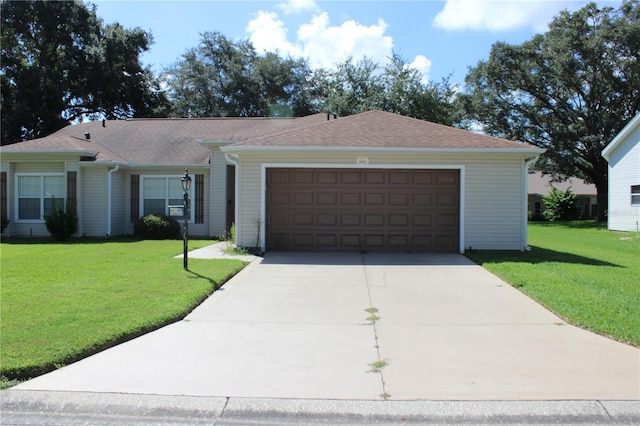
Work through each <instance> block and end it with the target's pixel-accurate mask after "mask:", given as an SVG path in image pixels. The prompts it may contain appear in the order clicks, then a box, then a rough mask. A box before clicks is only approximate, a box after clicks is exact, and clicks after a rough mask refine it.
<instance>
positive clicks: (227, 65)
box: [164, 32, 317, 117]
mask: <svg viewBox="0 0 640 426" xmlns="http://www.w3.org/2000/svg"><path fill="white" fill-rule="evenodd" d="M311 74H312V73H311V70H310V68H309V65H308V63H307V61H306V60H303V59H294V58H291V57H288V58H282V57H280V56H279V55H278V54H277V53H274V52H268V53H265V54H263V55H258V54H257V53H256V51H255V49H254V47H253V45H252V44H251V42H250V41H248V40H242V41H232V40H229V39H228V38H227V37H225V36H224V35H222V34H220V33H218V32H213V33H211V32H207V33H204V34H203V35H202V40H201V42H200V44H199V45H198V46H197V47H195V48H192V49H189V50H188V51H187V52H186V53H185V54H184V55H183V56H182V59H181V60H180V61H179V62H177V63H176V64H174V65H173V66H171V67H170V68H169V69H168V70H167V71H166V73H165V77H164V78H165V80H166V82H167V85H168V87H169V98H170V99H171V101H172V102H173V104H174V110H173V115H175V116H179V117H217V116H218V117H219V116H234V117H250V116H302V115H308V114H310V113H313V112H317V110H315V108H314V105H313V98H312V95H311V93H310V91H309V89H310V83H309V79H310V76H311Z"/></svg>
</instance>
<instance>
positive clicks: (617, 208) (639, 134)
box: [607, 125, 640, 231]
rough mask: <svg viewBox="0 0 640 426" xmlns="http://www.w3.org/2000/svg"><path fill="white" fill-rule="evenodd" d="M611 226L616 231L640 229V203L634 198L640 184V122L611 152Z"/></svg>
mask: <svg viewBox="0 0 640 426" xmlns="http://www.w3.org/2000/svg"><path fill="white" fill-rule="evenodd" d="M608 161H609V209H608V210H607V221H608V227H609V229H610V230H612V231H637V230H638V229H639V228H640V204H632V202H631V186H632V185H640V125H636V126H635V129H634V130H633V131H632V132H631V133H629V134H628V135H627V136H626V137H625V139H624V140H623V141H621V142H620V143H619V144H618V145H617V146H616V148H615V149H614V150H613V151H612V152H611V153H610V156H609V159H608Z"/></svg>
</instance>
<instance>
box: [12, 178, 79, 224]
mask: <svg viewBox="0 0 640 426" xmlns="http://www.w3.org/2000/svg"><path fill="white" fill-rule="evenodd" d="M66 190H67V188H66V183H65V179H64V174H43V175H41V174H17V175H16V196H17V199H18V202H17V203H16V209H17V212H16V217H17V219H18V221H40V222H41V221H44V218H43V215H44V214H49V213H53V210H54V207H59V208H62V209H64V208H65V197H66Z"/></svg>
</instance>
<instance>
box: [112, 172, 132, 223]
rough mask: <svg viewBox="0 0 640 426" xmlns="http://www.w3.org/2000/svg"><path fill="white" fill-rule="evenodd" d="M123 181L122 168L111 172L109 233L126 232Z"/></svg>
mask: <svg viewBox="0 0 640 426" xmlns="http://www.w3.org/2000/svg"><path fill="white" fill-rule="evenodd" d="M125 181H126V180H125V174H124V172H122V169H121V170H119V171H117V172H113V173H111V235H124V234H126V225H125V224H126V223H127V222H126V218H127V217H128V216H127V215H126V214H125V211H126V210H125V192H126V191H125Z"/></svg>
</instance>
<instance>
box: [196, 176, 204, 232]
mask: <svg viewBox="0 0 640 426" xmlns="http://www.w3.org/2000/svg"><path fill="white" fill-rule="evenodd" d="M196 223H204V175H196Z"/></svg>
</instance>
